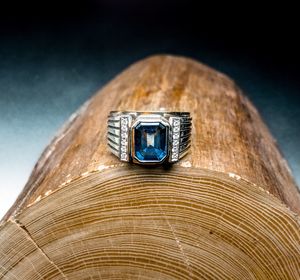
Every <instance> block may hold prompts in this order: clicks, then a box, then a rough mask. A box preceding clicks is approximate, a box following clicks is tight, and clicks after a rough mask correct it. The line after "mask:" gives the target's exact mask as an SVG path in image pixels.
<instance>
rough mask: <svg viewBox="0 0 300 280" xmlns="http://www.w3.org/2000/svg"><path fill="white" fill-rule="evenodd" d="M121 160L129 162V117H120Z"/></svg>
mask: <svg viewBox="0 0 300 280" xmlns="http://www.w3.org/2000/svg"><path fill="white" fill-rule="evenodd" d="M120 130H121V133H120V136H121V137H120V159H121V160H122V161H129V156H128V154H129V153H128V134H129V117H128V116H121V117H120Z"/></svg>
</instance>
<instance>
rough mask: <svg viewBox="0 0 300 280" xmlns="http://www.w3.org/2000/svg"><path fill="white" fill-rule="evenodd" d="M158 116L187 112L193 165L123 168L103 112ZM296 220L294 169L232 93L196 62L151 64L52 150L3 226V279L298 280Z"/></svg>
mask: <svg viewBox="0 0 300 280" xmlns="http://www.w3.org/2000/svg"><path fill="white" fill-rule="evenodd" d="M159 108H162V109H165V110H168V111H169V110H171V111H174V110H176V111H177V110H179V111H190V112H191V114H192V117H193V135H192V147H191V152H190V154H189V155H188V156H186V157H185V158H184V159H183V160H181V161H180V162H179V163H178V164H175V165H174V166H172V167H171V168H170V169H164V168H162V167H159V168H143V167H140V166H136V165H128V164H123V163H120V162H119V161H118V159H117V158H115V157H114V156H113V155H111V154H110V153H109V151H108V149H107V147H106V117H107V115H108V113H109V111H110V110H145V111H149V110H158V109H159ZM299 213H300V196H299V192H298V190H297V187H296V186H295V183H294V181H293V178H292V176H291V173H290V171H289V168H288V166H287V164H286V162H285V160H284V159H283V158H282V156H281V154H280V152H279V151H278V148H277V147H276V143H275V141H274V140H273V138H272V136H271V135H270V133H269V131H268V129H267V128H266V126H265V125H264V123H263V122H262V120H261V118H260V116H259V114H258V113H257V111H256V109H255V108H254V107H253V105H252V104H251V103H250V102H249V101H248V100H247V98H246V97H245V96H243V94H242V93H241V91H240V90H239V88H238V87H237V86H236V85H235V84H234V83H233V82H232V81H231V80H230V79H228V78H227V77H226V76H224V75H222V74H220V73H218V72H216V71H214V70H212V69H210V68H208V67H206V66H204V65H202V64H200V63H197V62H195V61H193V60H190V59H186V58H180V57H171V56H156V57H151V58H148V59H145V60H143V61H141V62H138V63H136V64H134V65H133V66H131V67H130V68H128V69H127V70H126V71H125V72H123V73H121V74H120V75H119V76H118V77H116V78H115V79H114V80H113V81H112V82H110V83H109V84H108V85H107V86H105V87H104V88H103V89H102V90H101V91H100V92H99V93H97V94H96V95H95V96H94V97H93V98H92V99H91V100H89V101H88V102H87V103H86V104H85V105H84V106H83V107H82V108H81V109H80V110H79V111H78V112H77V113H75V114H74V115H73V116H72V117H71V119H70V121H69V123H68V124H66V126H65V127H64V128H63V129H62V131H61V132H60V133H59V134H58V136H57V137H56V138H55V139H54V140H53V141H52V143H51V144H50V145H49V146H48V147H47V149H46V150H45V152H44V153H43V155H42V156H41V158H40V160H39V161H38V163H37V165H36V167H35V169H34V170H33V173H32V175H31V177H30V179H29V181H28V183H27V184H26V186H25V188H24V190H23V192H22V193H21V194H20V196H19V198H18V199H17V201H16V203H15V204H14V205H13V207H12V208H11V209H10V210H9V211H8V213H7V215H6V216H5V217H4V218H3V220H2V226H1V228H0V278H1V276H3V278H4V279H202V278H203V279H299V278H300V247H299V242H300V226H299V217H298V214H299ZM29 267H31V268H32V267H34V269H31V270H30V271H29ZM25 272H26V273H25ZM14 277H15V278H14Z"/></svg>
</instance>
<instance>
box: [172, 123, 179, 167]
mask: <svg viewBox="0 0 300 280" xmlns="http://www.w3.org/2000/svg"><path fill="white" fill-rule="evenodd" d="M172 129H173V133H172V152H171V161H173V162H175V161H178V160H179V144H180V119H179V118H173V119H172Z"/></svg>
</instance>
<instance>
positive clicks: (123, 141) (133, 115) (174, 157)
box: [107, 111, 192, 164]
mask: <svg viewBox="0 0 300 280" xmlns="http://www.w3.org/2000/svg"><path fill="white" fill-rule="evenodd" d="M107 129H108V131H107V140H108V147H109V149H110V151H111V152H112V153H113V154H114V155H116V156H117V157H118V158H119V159H120V160H121V161H125V162H134V163H138V164H162V163H166V162H169V163H175V162H177V161H178V160H179V159H181V158H182V157H184V156H185V155H186V154H187V153H188V151H189V148H190V145H191V143H190V142H191V139H190V138H191V129H192V118H191V117H190V113H189V112H134V111H124V112H119V111H111V112H110V114H109V116H108V122H107Z"/></svg>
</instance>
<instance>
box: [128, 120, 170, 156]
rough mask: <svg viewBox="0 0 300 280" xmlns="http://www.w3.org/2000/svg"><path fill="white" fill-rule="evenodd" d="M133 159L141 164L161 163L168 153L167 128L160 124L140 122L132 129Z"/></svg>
mask: <svg viewBox="0 0 300 280" xmlns="http://www.w3.org/2000/svg"><path fill="white" fill-rule="evenodd" d="M134 145H135V147H134V150H135V155H134V156H135V157H136V158H137V159H138V160H139V161H142V162H147V161H149V162H161V161H162V160H163V159H164V158H165V157H166V156H167V152H168V144H167V128H166V127H165V126H164V125H163V124H162V123H160V122H152V123H147V122H141V123H139V124H138V125H137V126H136V127H135V128H134Z"/></svg>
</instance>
